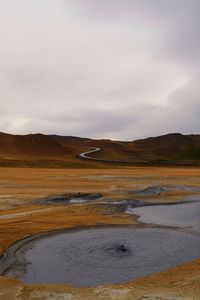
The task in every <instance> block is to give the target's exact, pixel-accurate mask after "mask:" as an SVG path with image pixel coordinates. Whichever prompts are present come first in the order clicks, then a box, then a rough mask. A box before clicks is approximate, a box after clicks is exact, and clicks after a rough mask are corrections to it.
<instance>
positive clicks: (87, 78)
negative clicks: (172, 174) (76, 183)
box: [0, 0, 200, 139]
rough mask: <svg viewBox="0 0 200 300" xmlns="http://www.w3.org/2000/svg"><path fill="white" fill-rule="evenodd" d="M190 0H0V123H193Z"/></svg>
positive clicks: (103, 127)
mask: <svg viewBox="0 0 200 300" xmlns="http://www.w3.org/2000/svg"><path fill="white" fill-rule="evenodd" d="M199 8H200V2H199V1H198V0H190V1H188V0H168V1H167V0H76V1H72V0H65V1H64V0H44V1H39V0H30V1H25V0H19V1H14V0H7V1H3V0H0V17H1V21H2V24H3V26H1V27H0V108H1V109H0V117H1V118H0V130H1V131H6V132H7V131H9V132H13V133H26V132H44V133H57V134H69V135H82V136H91V137H113V138H116V139H134V138H139V137H145V136H148V135H157V134H162V133H166V132H169V131H181V132H186V133H187V132H192V131H193V132H199V128H198V113H199V97H200V89H199V87H198V82H199V78H200V71H199V64H200V61H199V57H200V56H199V52H200V51H199V50H200V42H199V38H198V36H199V33H200V26H199V25H200V23H199V22H200V21H199V16H198V14H199Z"/></svg>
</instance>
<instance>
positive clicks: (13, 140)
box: [0, 133, 200, 167]
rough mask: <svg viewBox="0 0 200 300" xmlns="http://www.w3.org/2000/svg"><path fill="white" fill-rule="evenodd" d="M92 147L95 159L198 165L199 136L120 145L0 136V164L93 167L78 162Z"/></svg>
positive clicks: (165, 137) (62, 138)
mask: <svg viewBox="0 0 200 300" xmlns="http://www.w3.org/2000/svg"><path fill="white" fill-rule="evenodd" d="M91 147H98V148H100V149H101V151H99V152H95V153H93V154H91V156H93V157H94V158H97V159H103V160H114V161H117V162H118V163H119V162H126V163H127V162H130V163H132V164H134V163H145V164H146V163H147V164H162V163H181V164H184V163H186V164H187V163H191V164H196V163H200V135H182V134H179V133H174V134H167V135H163V136H159V137H151V138H147V139H143V140H136V141H132V142H123V141H112V140H108V139H104V140H94V139H88V138H79V137H72V136H58V135H43V134H29V135H11V134H5V133H0V165H6V166H7V165H9V166H10V165H11V166H12V165H22V166H26V165H28V166H32V165H33V166H35V165H37V166H64V167H67V166H70V167H74V166H79V167H80V166H81V167H82V166H87V167H93V166H95V164H96V163H95V161H86V160H80V159H78V157H77V156H78V154H79V153H81V152H85V151H88V150H89V149H90V148H91ZM97 165H98V163H97V164H96V166H97Z"/></svg>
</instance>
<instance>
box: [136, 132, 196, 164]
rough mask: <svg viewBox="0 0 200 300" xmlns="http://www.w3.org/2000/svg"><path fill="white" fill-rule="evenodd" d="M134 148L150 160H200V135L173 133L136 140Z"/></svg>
mask: <svg viewBox="0 0 200 300" xmlns="http://www.w3.org/2000/svg"><path fill="white" fill-rule="evenodd" d="M130 144H131V147H132V149H134V150H135V151H137V152H138V153H139V154H140V155H141V157H145V158H146V159H150V160H175V161H187V160H188V161H198V160H200V135H183V134H180V133H171V134H167V135H162V136H159V137H151V138H147V139H143V140H137V141H134V142H132V143H130Z"/></svg>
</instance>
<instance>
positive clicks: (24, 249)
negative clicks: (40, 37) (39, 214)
mask: <svg viewBox="0 0 200 300" xmlns="http://www.w3.org/2000/svg"><path fill="white" fill-rule="evenodd" d="M14 255H15V257H16V262H15V264H12V265H11V266H9V268H8V270H7V272H5V275H12V276H13V275H14V276H15V277H17V278H19V279H21V280H22V281H23V282H25V283H57V284H62V283H67V284H71V285H74V286H78V287H84V286H97V285H101V284H114V283H120V282H124V281H127V280H132V279H135V278H139V277H142V276H145V275H148V274H151V273H154V272H158V271H161V270H164V269H167V268H170V267H173V266H175V265H177V264H181V263H184V262H187V261H190V260H192V259H195V258H198V257H199V256H200V236H198V235H197V236H196V235H192V234H189V233H184V232H179V231H176V230H170V229H166V228H140V227H139V228H138V227H136V228H135V227H133V226H131V227H125V226H117V227H99V228H91V229H78V230H72V231H65V232H60V233H53V234H51V235H47V236H46V237H40V238H37V239H35V240H33V241H29V242H26V243H24V244H22V245H21V246H20V247H18V249H17V250H15V251H14ZM22 258H23V259H22Z"/></svg>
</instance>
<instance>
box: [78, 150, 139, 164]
mask: <svg viewBox="0 0 200 300" xmlns="http://www.w3.org/2000/svg"><path fill="white" fill-rule="evenodd" d="M98 151H101V148H98V147H91V150H89V151H86V152H82V153H80V154H78V157H79V158H81V159H88V160H94V161H99V162H106V163H118V164H119V163H123V164H134V165H135V164H137V162H131V161H128V160H120V159H119V160H112V159H104V158H95V157H91V156H89V155H88V154H91V153H95V152H98ZM139 164H141V162H139Z"/></svg>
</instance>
